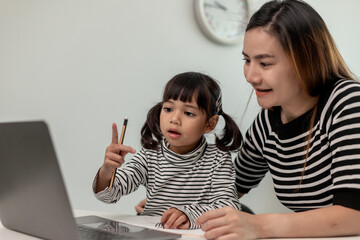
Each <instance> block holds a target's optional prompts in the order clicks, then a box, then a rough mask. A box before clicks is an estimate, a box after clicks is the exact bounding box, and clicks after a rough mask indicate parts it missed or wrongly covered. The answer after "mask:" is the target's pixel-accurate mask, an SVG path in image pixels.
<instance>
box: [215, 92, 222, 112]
mask: <svg viewBox="0 0 360 240" xmlns="http://www.w3.org/2000/svg"><path fill="white" fill-rule="evenodd" d="M215 111H216V113H215V114H219V115H220V114H221V113H222V99H221V92H220V94H219V97H218V98H217V99H216V103H215Z"/></svg>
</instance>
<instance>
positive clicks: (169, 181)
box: [93, 137, 241, 229]
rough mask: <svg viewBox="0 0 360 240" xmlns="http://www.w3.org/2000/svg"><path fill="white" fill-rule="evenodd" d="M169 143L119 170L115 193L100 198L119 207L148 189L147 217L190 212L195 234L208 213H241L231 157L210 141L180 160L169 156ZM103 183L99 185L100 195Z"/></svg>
mask: <svg viewBox="0 0 360 240" xmlns="http://www.w3.org/2000/svg"><path fill="white" fill-rule="evenodd" d="M167 145H168V144H167V142H166V141H165V140H163V141H162V143H161V146H159V148H158V149H157V150H148V149H142V150H141V151H140V152H138V153H136V154H135V155H134V156H133V157H132V159H131V160H130V161H127V162H126V164H124V165H123V166H122V167H120V168H118V169H117V172H116V176H115V180H114V187H113V188H112V189H110V188H106V189H104V190H103V191H101V192H98V193H97V194H95V196H96V197H97V198H98V199H99V200H101V201H103V202H106V203H115V202H116V201H118V200H119V199H120V198H121V197H122V196H123V195H127V194H129V193H131V192H133V191H135V190H137V189H138V187H139V186H140V185H143V186H145V187H146V198H147V202H146V206H145V209H144V211H143V213H142V215H150V216H155V215H160V216H161V215H162V214H163V212H164V211H165V210H168V209H169V208H172V207H175V208H177V209H179V210H181V211H182V212H184V213H185V214H186V215H187V217H188V218H189V221H190V229H191V228H196V227H195V224H194V223H195V220H196V218H197V217H199V216H200V215H201V214H202V213H204V212H206V211H209V210H212V209H216V208H221V207H224V206H231V207H234V208H236V209H241V206H240V204H239V200H238V198H237V194H236V188H235V171H234V166H233V162H232V160H231V155H230V153H229V152H224V151H221V150H219V149H218V148H217V147H216V146H215V145H213V144H207V142H206V140H205V137H203V138H202V140H201V143H200V145H199V146H198V147H197V148H196V149H195V150H194V151H192V152H190V153H188V154H185V155H179V154H176V153H174V152H172V151H171V150H169V148H168V146H167ZM96 180H97V177H95V179H94V184H93V189H95V187H96V186H95V184H96Z"/></svg>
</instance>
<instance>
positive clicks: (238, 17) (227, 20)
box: [196, 0, 249, 44]
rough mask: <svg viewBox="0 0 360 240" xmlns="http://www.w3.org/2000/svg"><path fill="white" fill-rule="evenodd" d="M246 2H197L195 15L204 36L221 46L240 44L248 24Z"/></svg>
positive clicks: (237, 0) (206, 0)
mask: <svg viewBox="0 0 360 240" xmlns="http://www.w3.org/2000/svg"><path fill="white" fill-rule="evenodd" d="M248 8H249V6H248V3H247V1H246V0H197V2H196V14H197V18H198V21H199V24H200V26H201V28H202V29H203V31H204V32H205V34H206V35H207V36H208V37H210V38H211V39H212V40H214V41H216V42H218V43H222V44H235V43H238V42H241V40H242V37H243V33H244V31H245V27H246V24H247V22H248V17H249V16H248Z"/></svg>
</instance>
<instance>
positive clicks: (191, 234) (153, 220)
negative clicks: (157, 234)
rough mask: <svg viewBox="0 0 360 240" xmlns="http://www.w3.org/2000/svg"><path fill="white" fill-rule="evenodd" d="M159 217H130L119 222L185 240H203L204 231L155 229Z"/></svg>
mask: <svg viewBox="0 0 360 240" xmlns="http://www.w3.org/2000/svg"><path fill="white" fill-rule="evenodd" d="M160 219H161V216H131V217H126V218H122V219H121V220H119V221H120V222H123V223H128V224H132V225H135V226H140V227H146V228H150V229H156V230H160V231H165V232H171V233H178V234H181V235H182V238H186V239H205V238H204V231H203V230H201V229H191V230H182V229H163V228H161V227H156V226H155V225H156V224H157V223H159V222H160Z"/></svg>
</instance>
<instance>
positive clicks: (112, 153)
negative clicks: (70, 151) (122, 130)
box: [96, 123, 136, 192]
mask: <svg viewBox="0 0 360 240" xmlns="http://www.w3.org/2000/svg"><path fill="white" fill-rule="evenodd" d="M129 152H130V153H135V152H136V151H135V149H133V148H132V147H129V146H125V145H122V144H119V137H118V130H117V126H116V123H113V124H112V140H111V144H110V145H109V146H108V147H107V148H106V151H105V159H104V163H103V165H102V166H101V168H100V170H99V176H98V181H97V184H96V192H99V191H101V190H103V189H105V188H106V187H107V186H109V182H110V180H111V177H112V173H113V172H114V171H115V170H116V168H118V167H120V166H121V165H122V164H123V163H124V162H125V155H126V154H128V153H129ZM119 153H121V154H119Z"/></svg>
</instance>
